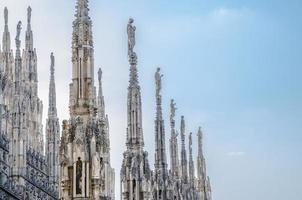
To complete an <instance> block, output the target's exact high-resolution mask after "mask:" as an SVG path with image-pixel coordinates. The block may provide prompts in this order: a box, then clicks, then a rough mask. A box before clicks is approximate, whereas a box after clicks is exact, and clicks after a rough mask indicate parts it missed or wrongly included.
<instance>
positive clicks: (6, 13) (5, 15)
mask: <svg viewBox="0 0 302 200" xmlns="http://www.w3.org/2000/svg"><path fill="white" fill-rule="evenodd" d="M4 22H5V25H7V23H8V10H7V7H5V8H4Z"/></svg>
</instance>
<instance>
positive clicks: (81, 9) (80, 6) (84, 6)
mask: <svg viewBox="0 0 302 200" xmlns="http://www.w3.org/2000/svg"><path fill="white" fill-rule="evenodd" d="M76 10H77V11H76V17H77V19H81V18H89V16H88V11H89V8H88V0H78V1H77V6H76Z"/></svg>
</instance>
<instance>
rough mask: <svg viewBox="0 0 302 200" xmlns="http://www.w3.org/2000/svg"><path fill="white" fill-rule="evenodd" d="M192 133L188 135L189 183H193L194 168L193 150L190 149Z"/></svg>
mask: <svg viewBox="0 0 302 200" xmlns="http://www.w3.org/2000/svg"><path fill="white" fill-rule="evenodd" d="M192 144H193V142H192V133H190V135H189V178H190V184H194V179H195V169H194V161H193V151H192Z"/></svg>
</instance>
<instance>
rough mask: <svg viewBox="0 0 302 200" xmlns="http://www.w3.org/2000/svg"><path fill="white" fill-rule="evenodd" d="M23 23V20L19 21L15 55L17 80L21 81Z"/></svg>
mask: <svg viewBox="0 0 302 200" xmlns="http://www.w3.org/2000/svg"><path fill="white" fill-rule="evenodd" d="M21 26H22V23H21V21H19V22H18V25H17V34H16V38H15V42H16V56H15V80H16V82H19V81H21V78H22V77H21V72H22V71H21V70H22V58H21V50H20V48H21V40H20V34H21V29H22V27H21Z"/></svg>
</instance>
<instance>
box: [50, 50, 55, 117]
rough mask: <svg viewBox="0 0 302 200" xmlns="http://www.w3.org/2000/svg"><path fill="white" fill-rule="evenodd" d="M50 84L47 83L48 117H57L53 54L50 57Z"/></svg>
mask: <svg viewBox="0 0 302 200" xmlns="http://www.w3.org/2000/svg"><path fill="white" fill-rule="evenodd" d="M50 60H51V64H50V82H49V94H48V117H49V118H51V117H55V118H56V117H57V106H56V84H55V57H54V55H53V53H51V55H50Z"/></svg>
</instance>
